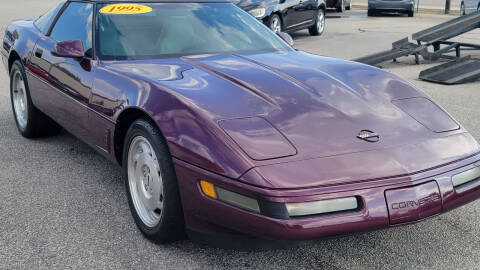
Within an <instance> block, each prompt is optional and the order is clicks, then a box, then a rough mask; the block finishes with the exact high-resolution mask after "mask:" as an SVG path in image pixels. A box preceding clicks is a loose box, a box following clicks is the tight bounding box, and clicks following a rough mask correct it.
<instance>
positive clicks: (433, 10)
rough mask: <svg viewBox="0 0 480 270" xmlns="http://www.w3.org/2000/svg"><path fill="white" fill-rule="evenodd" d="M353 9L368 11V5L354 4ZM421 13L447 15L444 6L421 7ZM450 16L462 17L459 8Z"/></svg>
mask: <svg viewBox="0 0 480 270" xmlns="http://www.w3.org/2000/svg"><path fill="white" fill-rule="evenodd" d="M352 7H353V8H356V9H364V10H367V8H368V4H365V3H354V4H352ZM415 11H417V8H416V7H415ZM418 12H419V13H427V14H445V7H443V6H425V5H420V8H419V10H418ZM448 15H460V10H459V9H458V8H455V7H454V8H452V9H451V10H450V14H448Z"/></svg>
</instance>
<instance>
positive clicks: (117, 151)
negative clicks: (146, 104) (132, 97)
mask: <svg viewBox="0 0 480 270" xmlns="http://www.w3.org/2000/svg"><path fill="white" fill-rule="evenodd" d="M138 119H145V120H147V121H149V122H150V123H151V124H152V125H154V126H155V127H156V128H157V129H158V131H159V133H160V134H161V136H162V139H163V141H165V142H166V140H165V136H164V133H163V132H162V130H161V128H160V127H159V126H158V125H157V123H156V122H155V121H154V119H153V118H152V117H151V116H150V115H149V114H148V113H147V112H146V111H144V110H143V109H141V108H139V107H129V108H126V109H124V110H123V111H122V112H121V113H120V114H119V115H118V117H117V120H116V124H115V130H114V132H113V151H114V155H115V160H116V161H117V162H118V164H120V165H122V163H123V150H124V149H123V147H124V142H125V136H126V135H127V131H128V129H129V128H130V126H131V125H132V124H133V122H135V121H136V120H138ZM167 148H168V144H167Z"/></svg>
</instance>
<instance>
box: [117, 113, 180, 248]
mask: <svg viewBox="0 0 480 270" xmlns="http://www.w3.org/2000/svg"><path fill="white" fill-rule="evenodd" d="M152 131H153V132H152ZM137 136H143V137H144V138H146V139H147V140H148V141H149V142H150V144H151V145H152V147H153V150H154V151H155V154H156V156H157V159H158V161H159V164H158V165H159V167H160V172H161V175H162V182H163V190H164V193H163V198H164V207H163V210H162V214H161V218H160V221H159V223H158V224H157V225H156V226H155V227H148V226H146V225H145V224H144V223H143V221H142V220H141V218H140V217H139V215H138V213H137V211H136V209H135V206H134V204H133V201H132V195H131V191H130V185H129V180H128V153H129V148H130V144H131V143H132V141H133V139H134V138H135V137H137ZM122 164H123V166H122V177H123V180H124V183H125V188H126V192H127V197H128V204H129V206H130V210H131V213H132V216H133V218H134V220H135V223H136V225H137V226H138V228H139V229H140V231H141V232H142V233H143V234H144V235H146V236H147V237H148V238H150V239H152V240H154V241H157V242H165V240H167V241H169V240H173V239H170V238H171V237H172V236H174V235H175V234H172V233H170V232H171V231H169V229H171V228H170V226H169V225H171V224H173V223H174V220H175V219H176V218H175V217H176V215H179V214H180V215H182V219H183V212H181V213H178V211H179V207H180V211H181V205H178V204H179V203H180V200H179V194H178V184H177V180H176V176H175V173H174V168H173V163H172V160H171V156H170V153H169V151H168V148H167V146H166V143H165V141H164V140H163V138H162V137H161V136H160V135H159V132H158V130H157V129H156V128H155V126H154V125H153V124H152V123H150V122H149V121H146V120H137V121H135V122H134V123H133V124H132V126H131V127H130V128H129V130H128V131H127V135H126V136H125V142H124V146H123V162H122ZM167 238H168V239H167Z"/></svg>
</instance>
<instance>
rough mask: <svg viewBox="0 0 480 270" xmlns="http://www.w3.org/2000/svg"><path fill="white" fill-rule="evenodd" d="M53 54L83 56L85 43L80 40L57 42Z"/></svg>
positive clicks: (70, 56) (73, 56) (68, 56)
mask: <svg viewBox="0 0 480 270" xmlns="http://www.w3.org/2000/svg"><path fill="white" fill-rule="evenodd" d="M52 54H53V55H55V56H58V57H66V58H83V57H85V52H84V51H83V43H82V41H80V40H69V41H62V42H58V43H57V44H55V47H54V48H53V51H52Z"/></svg>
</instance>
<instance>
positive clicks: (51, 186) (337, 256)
mask: <svg viewBox="0 0 480 270" xmlns="http://www.w3.org/2000/svg"><path fill="white" fill-rule="evenodd" d="M56 2H58V1H54V0H42V1H38V0H16V1H5V0H4V1H2V8H1V9H0V28H2V29H3V27H4V26H5V25H6V24H7V23H8V21H9V20H10V19H13V18H21V17H32V16H36V15H39V14H41V13H42V12H44V11H45V10H47V9H48V8H49V7H50V6H52V5H53V4H54V3H56ZM364 13H365V11H353V12H350V13H347V16H345V17H344V18H342V19H329V20H327V30H326V33H325V34H324V35H323V36H321V37H315V38H313V37H310V36H308V34H307V32H306V31H302V32H300V33H298V34H296V35H295V42H296V47H297V48H298V49H302V50H306V51H308V52H311V53H316V54H321V55H326V56H332V57H340V58H345V59H351V58H355V57H358V56H362V55H365V54H368V53H373V52H376V51H378V50H381V49H387V48H389V47H390V44H391V42H392V41H395V40H398V39H400V38H403V37H406V36H408V34H410V33H411V32H413V31H416V30H421V29H423V28H425V27H428V26H432V25H434V24H437V23H440V22H443V21H445V20H446V19H449V18H451V17H445V16H437V15H420V16H418V17H416V18H407V17H403V16H388V17H375V18H367V17H366V16H365V15H364ZM392 26H395V27H392ZM0 33H3V31H1V32H0ZM463 39H464V40H469V41H470V42H477V43H480V33H479V31H476V32H473V33H471V34H468V35H466V36H465V37H464V38H463ZM431 65H432V64H423V65H420V66H415V65H413V59H412V58H406V59H401V60H400V62H399V63H397V64H391V63H387V64H386V65H385V69H387V70H389V71H391V72H393V73H395V74H397V75H399V76H402V77H404V78H406V79H407V80H409V81H410V82H411V83H412V84H414V85H416V86H417V87H419V88H420V89H423V90H424V91H425V92H426V93H427V94H428V95H430V96H431V97H432V98H433V99H435V100H437V101H438V102H439V103H440V104H441V105H443V106H444V107H445V108H446V109H447V110H448V111H449V112H450V113H451V114H452V115H453V116H454V117H455V118H456V119H457V120H459V121H460V123H461V124H462V125H464V126H465V127H466V128H467V129H468V130H469V131H471V132H472V134H473V135H474V136H475V137H476V138H477V139H480V110H479V109H478V104H480V92H479V90H480V82H477V83H471V84H465V85H460V86H442V85H435V84H430V83H425V82H421V81H419V80H418V79H417V77H418V72H419V71H420V70H422V69H425V68H427V67H429V66H431ZM10 106H11V105H10V100H9V80H8V77H7V76H6V73H5V71H4V70H3V68H0V269H105V268H106V269H289V270H291V269H478V268H479V258H480V225H479V224H480V208H479V206H480V202H474V203H471V204H469V205H467V206H465V207H462V208H460V209H457V210H455V211H452V212H450V213H447V214H445V215H442V216H440V217H435V218H432V219H429V220H427V221H424V222H421V223H418V224H414V225H410V226H403V227H398V228H393V229H389V230H382V231H374V232H369V233H363V234H358V235H350V236H345V237H339V238H331V239H319V240H316V241H314V242H312V243H310V244H308V245H303V246H301V247H298V248H291V249H284V250H270V251H255V252H238V251H231V250H222V249H215V248H211V247H206V246H201V245H197V244H195V243H192V242H190V241H188V240H184V241H180V242H177V243H174V244H169V245H164V246H159V245H155V244H152V243H150V242H149V241H147V240H146V239H145V238H144V237H142V235H141V234H140V232H139V231H138V230H137V228H136V227H135V225H134V222H133V219H132V217H131V215H130V212H129V209H128V205H127V198H126V195H125V188H124V185H123V182H122V181H121V177H120V170H119V168H118V167H117V166H115V165H112V164H111V163H109V162H108V161H107V160H106V159H104V158H103V157H101V156H100V155H99V154H97V153H96V152H95V151H94V150H92V149H90V148H89V147H88V146H86V145H85V144H84V143H82V142H80V141H79V140H78V139H76V138H74V137H73V136H71V135H70V134H68V133H66V132H63V133H62V134H61V135H59V136H55V137H51V138H46V139H39V140H26V139H24V138H22V137H21V136H20V135H19V134H18V132H17V130H16V127H15V123H14V119H13V117H12V113H11V107H10Z"/></svg>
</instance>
